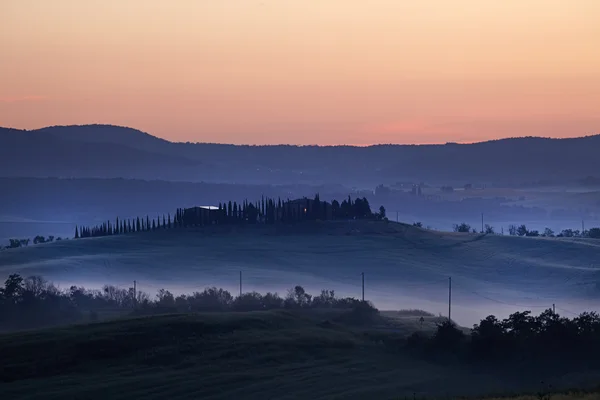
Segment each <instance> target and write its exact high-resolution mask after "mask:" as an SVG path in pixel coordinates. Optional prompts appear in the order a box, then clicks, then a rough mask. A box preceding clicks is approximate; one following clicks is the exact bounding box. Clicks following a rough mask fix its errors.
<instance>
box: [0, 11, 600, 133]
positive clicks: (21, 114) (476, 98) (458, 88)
mask: <svg viewBox="0 0 600 400" xmlns="http://www.w3.org/2000/svg"><path fill="white" fill-rule="evenodd" d="M598 21H600V1H598V0H489V1H483V0H453V1H448V0H419V1H399V0H256V1H254V0H218V1H217V0H177V1H167V0H85V1H82V0H52V1H50V0H0V126H5V127H6V126H8V127H14V128H22V129H35V128H40V127H43V126H48V125H71V124H88V123H105V124H115V125H123V126H130V127H133V128H137V129H140V130H143V131H146V132H148V133H150V134H153V135H155V136H159V137H163V138H166V139H169V140H173V141H192V142H196V141H199V142H222V143H252V144H275V143H291V144H323V145H327V144H356V145H366V144H374V143H445V142H473V141H482V140H488V139H493V138H501V137H513V136H544V137H573V136H584V135H591V134H597V133H600V23H599V22H598Z"/></svg>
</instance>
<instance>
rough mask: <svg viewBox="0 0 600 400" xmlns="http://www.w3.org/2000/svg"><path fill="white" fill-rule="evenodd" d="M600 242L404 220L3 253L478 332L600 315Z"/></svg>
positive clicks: (98, 273)
mask: <svg viewBox="0 0 600 400" xmlns="http://www.w3.org/2000/svg"><path fill="white" fill-rule="evenodd" d="M598 254H600V241H597V240H577V239H555V238H552V239H550V238H549V239H546V238H519V237H508V236H499V235H498V236H496V235H487V236H486V235H477V234H453V233H442V232H435V231H426V230H421V229H418V228H414V227H412V226H407V225H403V224H396V223H387V224H386V223H376V222H355V221H350V222H330V223H322V224H318V223H315V224H298V225H296V226H253V227H249V226H246V227H244V226H241V227H231V226H229V227H206V228H203V229H188V230H183V229H182V230H177V231H158V232H150V233H140V234H132V235H125V236H118V237H103V238H91V239H79V240H69V241H62V242H58V243H51V244H44V245H37V246H30V247H28V248H21V249H13V250H4V251H2V252H0V275H1V276H7V275H8V274H10V273H19V274H21V275H23V276H28V275H34V274H35V275H43V276H44V277H46V278H48V279H51V280H54V281H55V282H57V283H60V284H61V285H62V286H63V287H65V286H67V285H70V284H84V285H85V286H86V287H99V286H101V285H102V284H105V283H110V284H119V285H123V286H125V285H129V286H130V285H131V282H132V281H133V280H137V281H138V285H139V286H138V288H140V289H141V290H145V291H147V292H149V293H151V294H153V293H155V292H156V291H157V290H158V289H159V288H166V289H169V290H171V291H174V292H182V291H183V292H192V291H194V290H199V289H202V288H204V287H206V286H218V287H224V288H226V289H229V290H231V291H232V292H233V293H236V292H237V290H238V284H239V272H240V271H242V273H243V285H244V290H245V291H250V290H259V291H266V290H271V291H278V292H279V293H285V291H286V290H287V289H289V288H290V287H292V286H293V285H298V284H299V285H303V286H304V287H306V288H307V290H309V291H311V292H319V291H320V290H321V289H335V290H336V292H338V293H340V294H341V295H344V296H354V297H359V296H360V295H361V273H362V272H364V273H365V297H366V298H367V299H369V300H372V301H373V302H375V304H376V305H377V306H378V307H379V308H380V309H401V308H421V309H426V310H429V311H433V312H435V313H438V312H440V313H443V314H444V315H446V314H447V310H448V303H447V301H448V277H450V276H451V277H452V288H453V293H452V298H453V311H452V315H453V318H455V319H456V320H457V321H458V322H459V323H461V324H463V325H466V326H469V325H470V324H472V323H475V322H477V321H478V320H479V319H481V318H483V317H485V316H487V315H489V314H494V313H495V314H497V315H499V316H505V315H507V314H508V313H509V312H513V311H515V310H522V309H524V308H528V309H532V310H533V311H534V312H535V311H542V310H543V309H546V308H550V307H552V304H555V305H556V307H559V308H560V309H563V310H566V311H565V312H570V313H577V312H580V311H582V310H584V309H590V308H591V309H596V305H597V299H598V296H599V295H600V269H599V268H600V266H599V265H598Z"/></svg>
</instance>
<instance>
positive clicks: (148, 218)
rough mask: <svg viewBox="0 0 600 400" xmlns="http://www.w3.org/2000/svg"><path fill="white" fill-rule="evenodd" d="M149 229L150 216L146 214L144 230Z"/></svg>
mask: <svg viewBox="0 0 600 400" xmlns="http://www.w3.org/2000/svg"><path fill="white" fill-rule="evenodd" d="M149 230H150V216H149V215H146V231H149Z"/></svg>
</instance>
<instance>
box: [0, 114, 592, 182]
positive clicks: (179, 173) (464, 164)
mask: <svg viewBox="0 0 600 400" xmlns="http://www.w3.org/2000/svg"><path fill="white" fill-rule="evenodd" d="M598 147H600V135H596V136H588V137H581V138H573V139H546V138H532V137H524V138H512V139H503V140H495V141H489V142H483V143H474V144H451V143H450V144H445V145H421V146H414V145H410V146H406V145H376V146H369V147H352V146H324V147H323V146H290V145H278V146H237V145H226V144H211V143H173V142H169V141H167V140H164V139H160V138H157V137H154V136H151V135H149V134H147V133H144V132H141V131H138V130H135V129H131V128H125V127H117V126H110V125H84V126H56V127H48V128H42V129H39V130H32V131H20V130H15V129H6V128H0V170H1V171H2V175H3V176H35V177H45V176H71V177H104V178H114V177H130V178H141V179H157V178H163V179H170V180H190V181H212V182H234V181H235V182H240V181H243V182H246V183H331V182H338V183H342V184H346V185H350V186H354V185H367V184H368V185H369V186H370V187H373V186H374V185H375V184H378V183H391V182H397V181H401V180H410V181H428V182H438V183H445V184H460V185H462V184H464V183H466V182H470V181H471V182H484V183H494V184H503V185H507V184H519V183H523V182H535V181H547V182H561V181H564V180H580V179H583V178H585V177H587V176H589V175H590V174H593V173H594V171H598V170H599V169H600V160H599V159H598V157H596V152H595V149H597V148H598ZM32 160H34V162H32Z"/></svg>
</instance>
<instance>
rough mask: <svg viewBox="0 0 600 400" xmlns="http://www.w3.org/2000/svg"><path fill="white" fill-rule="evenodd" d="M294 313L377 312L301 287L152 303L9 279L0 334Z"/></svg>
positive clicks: (120, 292) (211, 290)
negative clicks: (119, 321) (125, 319)
mask: <svg viewBox="0 0 600 400" xmlns="http://www.w3.org/2000/svg"><path fill="white" fill-rule="evenodd" d="M297 308H338V309H349V310H353V311H355V312H356V313H359V314H361V313H362V314H369V313H371V314H372V313H375V312H376V309H375V308H374V307H373V306H372V305H371V304H370V303H368V302H362V301H360V300H357V299H354V298H350V297H347V298H341V297H337V296H336V294H335V292H334V291H333V290H322V291H321V293H320V294H318V295H314V296H313V295H311V294H309V293H307V292H306V291H305V290H304V288H303V287H302V286H295V287H293V288H291V289H290V290H289V291H288V292H287V294H286V296H284V297H281V296H280V295H279V294H277V293H266V294H261V293H258V292H249V293H242V294H241V295H240V296H233V295H232V294H231V293H230V292H229V291H227V290H224V289H220V288H216V287H207V288H205V289H204V290H203V291H200V292H194V293H192V294H188V295H186V294H181V295H178V296H176V295H174V294H172V293H171V292H169V291H168V290H165V289H160V290H159V291H158V293H157V295H156V296H155V297H154V298H152V297H151V296H150V295H149V294H148V293H146V292H143V291H139V290H136V289H134V288H132V287H130V288H120V287H117V286H113V285H104V286H103V287H102V289H101V290H89V289H85V288H84V287H79V286H71V287H70V288H68V289H66V290H60V289H58V288H57V287H56V286H54V285H53V284H52V283H50V282H48V281H47V280H45V279H44V278H42V277H39V276H31V277H28V278H23V277H22V276H20V275H18V274H13V275H10V276H9V277H8V278H7V279H6V281H5V282H4V287H0V329H2V330H14V329H28V328H38V327H43V326H51V325H59V324H65V323H74V322H80V321H95V320H98V319H106V318H112V317H115V316H119V315H129V314H134V315H140V314H142V315H143V314H159V313H160V314H162V313H170V312H173V313H181V312H212V311H259V310H272V309H297Z"/></svg>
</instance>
